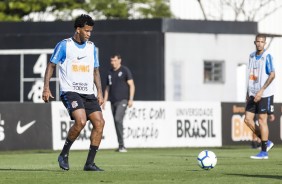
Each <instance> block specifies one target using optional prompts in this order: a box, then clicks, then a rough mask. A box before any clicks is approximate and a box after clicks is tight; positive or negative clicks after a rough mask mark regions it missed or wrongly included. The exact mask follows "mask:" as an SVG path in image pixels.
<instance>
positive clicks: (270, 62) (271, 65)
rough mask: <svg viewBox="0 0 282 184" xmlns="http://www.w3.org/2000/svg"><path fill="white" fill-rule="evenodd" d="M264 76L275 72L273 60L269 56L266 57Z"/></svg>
mask: <svg viewBox="0 0 282 184" xmlns="http://www.w3.org/2000/svg"><path fill="white" fill-rule="evenodd" d="M265 67H266V68H265V71H266V74H267V75H269V74H270V73H271V72H274V71H275V68H274V62H273V58H272V56H271V55H270V54H268V55H267V56H266V64H265Z"/></svg>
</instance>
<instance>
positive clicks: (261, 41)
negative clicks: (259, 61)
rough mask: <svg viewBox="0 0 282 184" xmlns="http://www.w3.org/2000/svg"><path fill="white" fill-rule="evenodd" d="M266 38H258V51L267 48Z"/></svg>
mask: <svg viewBox="0 0 282 184" xmlns="http://www.w3.org/2000/svg"><path fill="white" fill-rule="evenodd" d="M265 44H266V42H265V38H261V37H257V38H256V41H255V45H256V49H257V51H259V52H260V51H263V50H264V46H265Z"/></svg>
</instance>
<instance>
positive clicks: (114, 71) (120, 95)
mask: <svg viewBox="0 0 282 184" xmlns="http://www.w3.org/2000/svg"><path fill="white" fill-rule="evenodd" d="M111 65H112V68H111V70H110V71H109V72H108V76H107V86H106V89H105V93H104V101H107V100H108V99H109V100H110V102H111V108H112V113H113V117H114V122H115V128H116V133H117V138H118V144H119V148H118V150H117V151H119V152H127V150H126V149H125V147H124V140H123V118H124V115H125V110H126V108H127V107H129V108H130V107H132V104H133V98H134V94H135V85H134V81H133V77H132V73H131V71H130V70H129V69H128V68H127V67H126V66H123V65H121V56H120V55H119V54H114V55H112V56H111Z"/></svg>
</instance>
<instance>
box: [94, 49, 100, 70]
mask: <svg viewBox="0 0 282 184" xmlns="http://www.w3.org/2000/svg"><path fill="white" fill-rule="evenodd" d="M99 66H100V64H99V59H98V49H97V47H95V45H94V68H98V67H99Z"/></svg>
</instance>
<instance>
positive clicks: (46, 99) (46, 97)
mask: <svg viewBox="0 0 282 184" xmlns="http://www.w3.org/2000/svg"><path fill="white" fill-rule="evenodd" d="M55 68H56V64H54V63H51V62H49V63H48V64H47V68H46V70H45V75H44V87H43V93H42V99H43V100H44V102H45V103H48V102H49V98H50V97H51V98H54V97H53V95H52V93H51V91H50V86H49V83H50V79H51V77H52V75H53V72H54V69H55Z"/></svg>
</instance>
